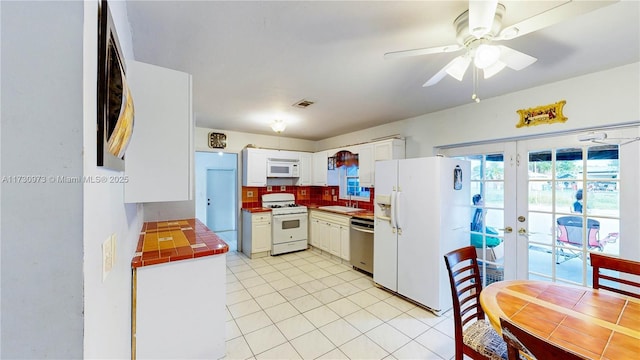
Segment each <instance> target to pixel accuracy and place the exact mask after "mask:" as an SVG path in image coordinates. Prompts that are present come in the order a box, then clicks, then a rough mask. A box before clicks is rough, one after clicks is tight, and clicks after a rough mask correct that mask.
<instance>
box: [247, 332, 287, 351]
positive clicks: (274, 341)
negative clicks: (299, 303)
mask: <svg viewBox="0 0 640 360" xmlns="http://www.w3.org/2000/svg"><path fill="white" fill-rule="evenodd" d="M244 338H245V339H246V340H247V343H248V344H249V347H250V348H251V351H252V352H253V353H254V354H260V353H262V352H264V351H267V350H269V349H271V348H274V347H276V346H278V345H280V344H284V343H285V342H287V339H286V338H285V337H284V335H282V333H281V332H280V330H278V328H277V327H276V326H275V325H271V326H267V327H265V328H262V329H260V330H256V331H254V332H252V333H250V334H247V335H245V336H244Z"/></svg>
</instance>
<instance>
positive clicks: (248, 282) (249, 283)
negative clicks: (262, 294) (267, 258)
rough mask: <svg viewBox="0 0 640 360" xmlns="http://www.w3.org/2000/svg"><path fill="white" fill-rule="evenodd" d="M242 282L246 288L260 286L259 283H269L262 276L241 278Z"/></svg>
mask: <svg viewBox="0 0 640 360" xmlns="http://www.w3.org/2000/svg"><path fill="white" fill-rule="evenodd" d="M240 282H241V283H242V285H243V286H244V287H245V288H250V287H254V286H258V285H262V284H266V283H267V282H266V281H265V280H264V279H263V278H262V277H261V276H255V277H252V278H248V279H242V280H240Z"/></svg>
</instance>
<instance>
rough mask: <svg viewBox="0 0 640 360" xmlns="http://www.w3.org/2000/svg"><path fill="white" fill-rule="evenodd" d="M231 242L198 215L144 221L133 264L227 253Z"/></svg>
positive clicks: (148, 263) (145, 264)
mask: <svg viewBox="0 0 640 360" xmlns="http://www.w3.org/2000/svg"><path fill="white" fill-rule="evenodd" d="M228 251H229V245H227V243H225V242H224V241H223V240H222V239H220V238H219V237H218V235H216V234H215V233H214V232H213V231H211V230H209V228H208V227H206V226H205V225H204V224H203V223H202V222H200V220H198V219H182V220H168V221H151V222H146V223H144V224H143V225H142V230H141V232H140V238H139V240H138V246H137V248H136V253H135V254H134V256H133V260H131V267H132V268H139V267H143V266H149V265H155V264H161V263H166V262H171V261H179V260H187V259H193V258H198V257H202V256H211V255H218V254H224V253H226V252H228Z"/></svg>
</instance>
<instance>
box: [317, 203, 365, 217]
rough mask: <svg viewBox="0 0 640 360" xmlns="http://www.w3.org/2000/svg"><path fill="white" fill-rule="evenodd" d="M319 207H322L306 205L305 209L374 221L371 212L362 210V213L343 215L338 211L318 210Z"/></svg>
mask: <svg viewBox="0 0 640 360" xmlns="http://www.w3.org/2000/svg"><path fill="white" fill-rule="evenodd" d="M320 206H322V205H307V208H308V209H309V210H319V211H326V212H328V213H332V214H338V215H344V216H348V217H355V218H361V219H368V220H373V219H374V214H373V211H371V210H362V211H358V212H350V213H346V214H345V213H343V212H339V211H332V210H329V209H320Z"/></svg>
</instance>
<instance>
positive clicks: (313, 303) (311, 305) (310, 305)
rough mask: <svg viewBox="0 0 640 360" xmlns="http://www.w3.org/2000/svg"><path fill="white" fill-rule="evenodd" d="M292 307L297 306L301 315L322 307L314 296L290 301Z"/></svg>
mask: <svg viewBox="0 0 640 360" xmlns="http://www.w3.org/2000/svg"><path fill="white" fill-rule="evenodd" d="M290 303H291V305H293V306H295V308H296V309H298V311H300V312H301V313H303V312H306V311H309V310H311V309H315V308H317V307H318V306H322V303H321V302H320V300H318V299H316V298H314V297H313V295H305V296H303V297H299V298H297V299H293V300H291V301H290Z"/></svg>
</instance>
